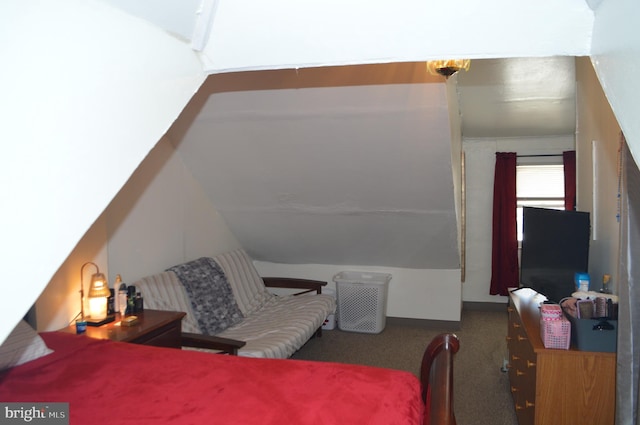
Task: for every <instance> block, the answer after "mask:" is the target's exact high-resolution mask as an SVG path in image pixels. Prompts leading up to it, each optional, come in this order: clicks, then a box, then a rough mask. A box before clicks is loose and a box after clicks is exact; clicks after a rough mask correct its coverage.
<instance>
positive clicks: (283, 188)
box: [170, 64, 459, 269]
mask: <svg viewBox="0 0 640 425" xmlns="http://www.w3.org/2000/svg"><path fill="white" fill-rule="evenodd" d="M446 96H447V94H446V86H445V84H444V82H443V80H442V78H439V77H431V76H429V75H428V74H427V73H426V72H425V68H424V64H387V65H363V66H347V67H331V68H316V69H304V70H280V71H261V72H258V73H256V72H253V73H252V72H246V73H237V74H226V75H213V76H210V77H209V79H208V81H207V82H206V83H205V84H204V86H203V87H202V89H201V90H200V92H199V93H198V94H197V95H196V97H195V98H194V99H193V101H192V102H191V104H190V106H188V107H187V109H186V110H185V112H184V113H183V116H182V118H181V120H180V121H179V122H178V123H177V124H176V126H174V128H173V129H172V133H171V134H170V136H171V138H172V140H174V141H175V144H176V148H177V151H178V152H179V154H180V155H181V156H182V158H183V160H184V161H185V163H186V164H187V166H188V167H189V169H190V170H191V172H192V173H193V174H194V176H195V177H196V178H197V179H198V180H199V182H200V184H201V185H202V186H203V188H204V190H205V191H206V192H207V193H208V195H209V197H210V199H211V201H212V203H213V204H214V206H215V207H216V208H217V210H218V211H219V212H220V213H221V214H222V215H223V217H224V218H225V220H226V222H227V224H228V225H229V227H230V228H231V230H232V231H233V233H234V234H235V235H236V237H237V238H238V239H239V241H240V243H241V244H242V245H243V246H244V247H245V248H246V249H247V250H248V251H249V252H250V254H251V255H252V256H253V257H254V258H256V259H259V260H263V261H272V262H283V263H290V264H295V263H318V264H354V265H377V266H392V267H409V268H433V269H452V268H458V267H459V256H458V250H457V227H456V214H455V207H454V189H453V178H452V164H451V136H450V127H449V115H448V107H447V98H446Z"/></svg>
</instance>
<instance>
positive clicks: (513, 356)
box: [511, 354, 520, 362]
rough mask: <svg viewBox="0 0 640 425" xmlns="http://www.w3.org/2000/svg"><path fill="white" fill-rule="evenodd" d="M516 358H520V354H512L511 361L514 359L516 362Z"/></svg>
mask: <svg viewBox="0 0 640 425" xmlns="http://www.w3.org/2000/svg"><path fill="white" fill-rule="evenodd" d="M516 360H520V357H519V356H516V355H515V354H512V355H511V361H512V362H515V361H516Z"/></svg>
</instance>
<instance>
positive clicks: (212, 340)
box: [182, 332, 246, 356]
mask: <svg viewBox="0 0 640 425" xmlns="http://www.w3.org/2000/svg"><path fill="white" fill-rule="evenodd" d="M245 344H246V342H244V341H238V340H236V339H230V338H221V337H219V336H211V335H202V334H195V333H187V332H183V333H182V346H183V347H194V348H207V349H209V350H220V351H222V352H223V353H229V354H233V355H234V356H235V355H237V354H238V348H241V347H244V346H245Z"/></svg>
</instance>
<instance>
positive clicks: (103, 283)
mask: <svg viewBox="0 0 640 425" xmlns="http://www.w3.org/2000/svg"><path fill="white" fill-rule="evenodd" d="M88 295H89V317H91V319H93V320H102V319H104V318H106V317H107V298H108V297H109V295H111V292H110V291H109V285H108V284H107V279H106V278H105V276H104V274H102V273H95V274H94V275H92V276H91V286H89V294H88Z"/></svg>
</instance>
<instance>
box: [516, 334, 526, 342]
mask: <svg viewBox="0 0 640 425" xmlns="http://www.w3.org/2000/svg"><path fill="white" fill-rule="evenodd" d="M526 340H527V338H525V337H524V336H522V335H518V341H526Z"/></svg>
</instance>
